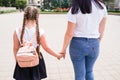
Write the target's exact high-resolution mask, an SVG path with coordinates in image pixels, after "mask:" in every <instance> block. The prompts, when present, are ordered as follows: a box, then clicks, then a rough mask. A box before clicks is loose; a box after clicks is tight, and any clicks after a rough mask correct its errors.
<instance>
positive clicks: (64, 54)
mask: <svg viewBox="0 0 120 80" xmlns="http://www.w3.org/2000/svg"><path fill="white" fill-rule="evenodd" d="M60 54H62V55H63V58H64V59H65V56H66V51H61V52H60Z"/></svg>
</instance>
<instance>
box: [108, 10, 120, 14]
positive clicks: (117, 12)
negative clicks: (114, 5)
mask: <svg viewBox="0 0 120 80" xmlns="http://www.w3.org/2000/svg"><path fill="white" fill-rule="evenodd" d="M108 14H110V15H120V11H108Z"/></svg>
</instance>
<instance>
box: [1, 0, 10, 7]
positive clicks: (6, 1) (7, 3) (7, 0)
mask: <svg viewBox="0 0 120 80" xmlns="http://www.w3.org/2000/svg"><path fill="white" fill-rule="evenodd" d="M1 2H2V6H5V7H10V6H11V4H10V0H2V1H1Z"/></svg>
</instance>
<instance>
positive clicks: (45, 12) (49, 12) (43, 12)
mask: <svg viewBox="0 0 120 80" xmlns="http://www.w3.org/2000/svg"><path fill="white" fill-rule="evenodd" d="M66 13H67V12H54V11H41V12H40V14H66Z"/></svg>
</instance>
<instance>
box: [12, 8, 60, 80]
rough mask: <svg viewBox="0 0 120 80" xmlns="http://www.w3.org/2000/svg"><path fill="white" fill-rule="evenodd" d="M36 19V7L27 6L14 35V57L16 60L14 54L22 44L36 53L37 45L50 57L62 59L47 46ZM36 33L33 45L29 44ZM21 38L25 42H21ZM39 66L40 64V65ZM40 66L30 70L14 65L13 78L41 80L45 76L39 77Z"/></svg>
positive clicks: (17, 79) (37, 15)
mask: <svg viewBox="0 0 120 80" xmlns="http://www.w3.org/2000/svg"><path fill="white" fill-rule="evenodd" d="M38 17H39V12H38V9H37V8H36V7H33V6H28V7H26V8H25V10H24V20H23V26H22V28H21V27H17V28H16V30H15V32H14V35H13V40H14V47H13V50H14V56H15V59H16V53H17V51H18V49H19V47H20V46H21V45H22V44H23V45H24V44H28V43H29V44H30V45H32V46H33V47H35V48H36V49H37V52H39V45H41V46H42V47H43V49H44V50H45V51H47V52H48V53H49V54H51V55H52V56H54V57H56V58H58V59H60V58H61V57H62V55H61V54H57V53H55V52H54V51H53V50H52V49H50V47H49V46H48V44H47V42H46V39H45V36H44V31H43V29H39V24H38ZM34 33H36V37H34V38H35V39H34V41H33V43H30V42H29V41H30V39H31V38H32V36H33V34H34ZM23 38H24V39H25V40H26V41H23ZM40 64H41V63H40ZM40 64H39V65H38V66H35V67H31V68H21V67H19V65H18V63H16V67H15V72H14V78H15V79H16V80H41V79H42V78H45V77H46V75H45V76H40V75H41V73H40V72H41V69H40Z"/></svg>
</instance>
